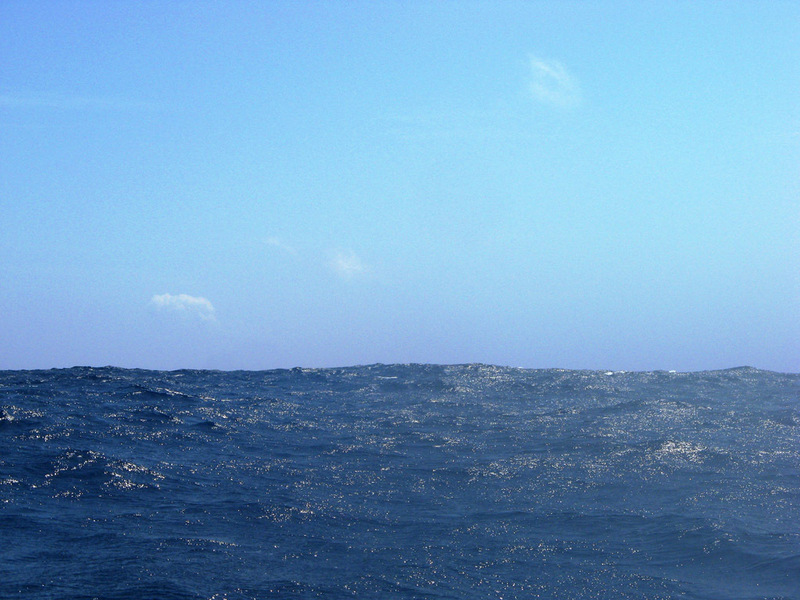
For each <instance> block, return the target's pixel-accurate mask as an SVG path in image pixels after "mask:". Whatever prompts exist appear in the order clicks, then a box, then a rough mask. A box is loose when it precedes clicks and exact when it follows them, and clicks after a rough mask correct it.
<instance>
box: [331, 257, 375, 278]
mask: <svg viewBox="0 0 800 600" xmlns="http://www.w3.org/2000/svg"><path fill="white" fill-rule="evenodd" d="M329 265H330V267H331V269H333V271H334V273H336V274H337V275H339V276H340V277H342V278H343V279H352V278H353V277H356V276H358V275H361V274H363V273H364V272H365V271H366V267H365V266H364V263H363V262H361V259H360V258H359V257H358V256H357V255H356V253H355V252H353V251H352V250H346V251H345V250H340V251H338V252H336V254H335V255H334V257H333V259H332V260H331V261H330V263H329Z"/></svg>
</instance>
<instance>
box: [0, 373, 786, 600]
mask: <svg viewBox="0 0 800 600" xmlns="http://www.w3.org/2000/svg"><path fill="white" fill-rule="evenodd" d="M0 598H26V599H27V598H31V599H79V598H80V599H87V600H88V599H92V598H98V599H121V598H137V599H141V598H158V599H162V598H163V599H204V600H210V599H215V600H222V599H228V600H234V599H245V598H246V599H250V598H256V599H261V598H333V599H337V598H399V599H411V598H454V599H455V598H458V599H485V598H505V599H512V598H570V599H571V598H593V599H620V598H641V599H644V598H647V599H658V598H664V599H666V598H693V599H694V598H697V599H699V598H705V599H727V600H735V599H756V598H772V599H777V598H795V599H796V598H800V375H796V374H778V373H772V372H766V371H759V370H756V369H750V368H739V369H730V370H725V371H712V372H701V373H667V372H653V373H605V372H595V371H563V370H522V369H512V368H498V367H491V366H485V365H463V366H432V365H403V366H387V365H374V366H366V367H353V368H344V369H321V370H310V369H302V370H301V369H293V370H277V371H261V372H215V371H175V372H155V371H140V370H124V369H116V368H102V369H95V368H74V369H64V370H52V371H4V372H0Z"/></svg>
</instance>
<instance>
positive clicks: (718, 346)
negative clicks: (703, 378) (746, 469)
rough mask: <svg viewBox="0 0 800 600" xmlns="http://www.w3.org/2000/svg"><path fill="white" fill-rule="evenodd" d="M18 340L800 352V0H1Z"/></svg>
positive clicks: (0, 233)
mask: <svg viewBox="0 0 800 600" xmlns="http://www.w3.org/2000/svg"><path fill="white" fill-rule="evenodd" d="M0 157H1V158H0V368H2V369H36V368H52V367H70V366H74V365H93V366H103V365H115V366H121V367H140V368H148V369H178V368H210V369H225V370H229V369H271V368H287V367H294V366H301V367H332V366H345V365H356V364H372V363H379V362H380V363H410V362H414V363H443V364H452V363H470V362H481V363H491V364H498V365H509V366H518V367H528V368H569V369H613V370H655V369H665V370H673V369H674V370H679V371H696V370H706V369H719V368H728V367H736V366H741V365H750V366H755V367H759V368H763V369H770V370H775V371H785V372H798V371H800V3H798V2H791V1H781V0H776V1H774V2H757V1H750V2H741V1H738V2H737V1H730V2H710V1H709V2H682V1H670V2H638V1H635V2H616V1H595V2H592V1H585V2H568V1H559V2H544V1H539V2H537V1H530V2H502V1H493V2H469V1H465V2H447V1H444V2H441V1H437V2H433V1H428V2H422V1H409V2H400V1H380V0H379V1H369V2H362V1H349V2H302V1H291V2H289V1H286V2H281V1H270V2H267V1H263V2H261V1H259V2H243V1H233V2H210V1H191V2H189V1H172V0H169V1H167V0H164V1H161V0H145V1H142V2H124V1H110V2H109V1H106V0H103V1H97V2H88V1H79V0H74V1H69V2H66V1H65V2H55V1H47V0H45V1H42V2H29V1H27V0H2V2H0Z"/></svg>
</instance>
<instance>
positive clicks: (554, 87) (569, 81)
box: [530, 56, 581, 108]
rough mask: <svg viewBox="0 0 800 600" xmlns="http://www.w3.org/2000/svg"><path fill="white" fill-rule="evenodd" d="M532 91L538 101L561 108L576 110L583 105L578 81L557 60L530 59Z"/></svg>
mask: <svg viewBox="0 0 800 600" xmlns="http://www.w3.org/2000/svg"><path fill="white" fill-rule="evenodd" d="M530 61H531V82H530V90H531V93H532V94H533V97H534V99H536V100H537V101H539V102H541V103H543V104H548V105H550V106H556V107H559V108H574V107H576V106H578V105H579V104H580V103H581V89H580V85H578V81H577V80H576V79H575V78H574V77H573V76H572V75H571V74H570V73H569V72H568V71H567V69H566V68H565V67H564V65H562V64H561V63H560V62H558V61H557V60H542V59H540V58H537V57H535V56H531V57H530Z"/></svg>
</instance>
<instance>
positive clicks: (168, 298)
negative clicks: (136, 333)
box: [150, 294, 216, 321]
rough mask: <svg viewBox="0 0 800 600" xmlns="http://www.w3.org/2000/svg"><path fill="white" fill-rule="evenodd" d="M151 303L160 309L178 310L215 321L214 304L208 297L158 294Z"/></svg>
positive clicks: (194, 316)
mask: <svg viewBox="0 0 800 600" xmlns="http://www.w3.org/2000/svg"><path fill="white" fill-rule="evenodd" d="M150 304H151V305H153V306H155V307H156V308H158V309H159V310H166V311H171V312H176V313H179V314H182V315H185V316H187V317H192V318H197V319H200V320H202V321H215V320H216V315H215V312H214V305H213V304H211V302H209V301H208V300H207V299H205V298H202V297H199V296H189V295H188V294H178V295H172V294H156V295H155V296H153V297H152V298H151V299H150Z"/></svg>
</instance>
